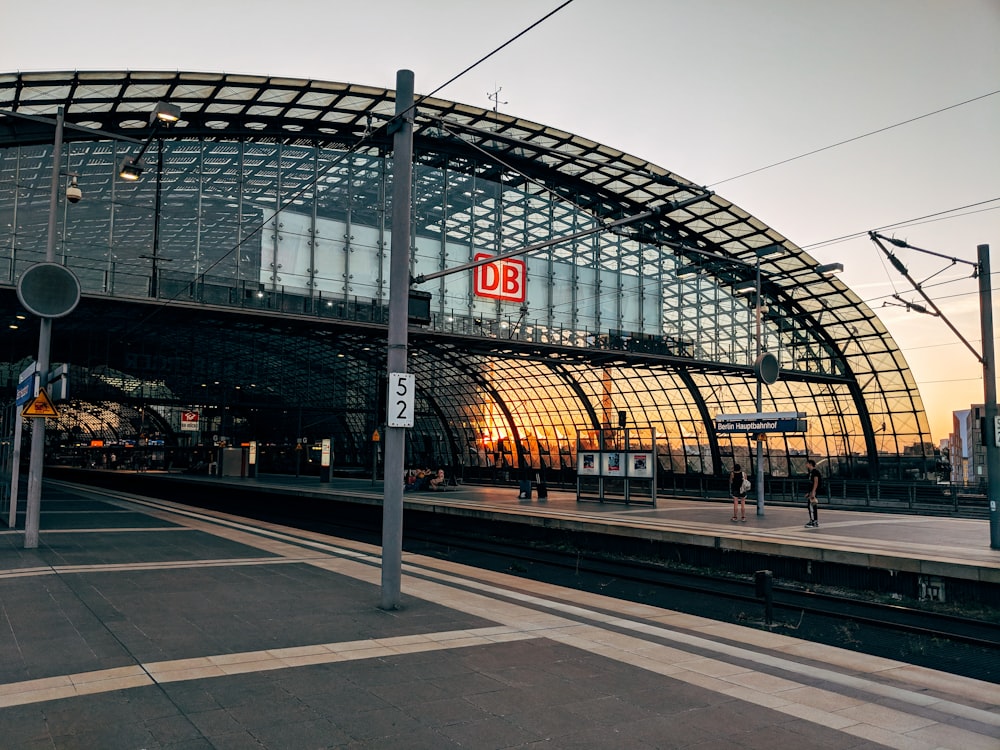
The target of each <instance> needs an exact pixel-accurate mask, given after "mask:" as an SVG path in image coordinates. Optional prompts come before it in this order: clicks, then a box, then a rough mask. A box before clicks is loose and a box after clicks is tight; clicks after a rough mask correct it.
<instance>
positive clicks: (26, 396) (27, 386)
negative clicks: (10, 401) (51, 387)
mask: <svg viewBox="0 0 1000 750" xmlns="http://www.w3.org/2000/svg"><path fill="white" fill-rule="evenodd" d="M34 397H35V374H34V373H32V374H31V375H29V376H28V377H26V378H25V379H24V380H22V381H21V382H20V383H18V384H17V396H16V397H15V399H14V402H15V403H16V404H17V405H18V406H24V405H25V404H26V403H28V402H29V401H31V399H33V398H34Z"/></svg>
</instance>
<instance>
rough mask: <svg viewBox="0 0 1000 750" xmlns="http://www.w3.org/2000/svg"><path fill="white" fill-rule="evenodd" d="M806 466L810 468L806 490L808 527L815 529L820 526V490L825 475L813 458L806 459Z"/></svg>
mask: <svg viewBox="0 0 1000 750" xmlns="http://www.w3.org/2000/svg"><path fill="white" fill-rule="evenodd" d="M806 468H807V469H808V470H809V489H808V490H807V491H806V503H807V504H808V505H809V523H807V524H806V528H807V529H815V528H817V527H818V526H819V500H818V496H819V491H820V487H821V485H822V484H823V475H822V474H820V473H819V469H817V468H816V462H815V461H813V460H812V459H811V458H810V459H809V460H808V461H806Z"/></svg>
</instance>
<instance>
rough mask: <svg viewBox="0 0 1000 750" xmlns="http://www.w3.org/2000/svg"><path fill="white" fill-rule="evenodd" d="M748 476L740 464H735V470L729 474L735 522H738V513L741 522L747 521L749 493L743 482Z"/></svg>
mask: <svg viewBox="0 0 1000 750" xmlns="http://www.w3.org/2000/svg"><path fill="white" fill-rule="evenodd" d="M745 480H746V475H745V474H744V473H743V469H742V467H741V466H740V465H739V464H733V470H732V471H731V472H729V494H730V495H732V496H733V520H734V521H736V520H737V518H736V512H737V510H738V511H739V514H740V515H739V520H740V521H746V520H747V507H746V500H747V491H746V490H745V489H743V482H744V481H745Z"/></svg>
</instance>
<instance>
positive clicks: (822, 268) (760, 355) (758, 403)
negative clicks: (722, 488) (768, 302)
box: [734, 245, 844, 517]
mask: <svg viewBox="0 0 1000 750" xmlns="http://www.w3.org/2000/svg"><path fill="white" fill-rule="evenodd" d="M781 251H782V248H781V246H779V245H768V246H766V247H762V248H758V249H757V251H756V253H755V254H756V262H755V263H754V282H753V285H752V287H751V286H750V284H749V283H748V282H742V283H741V284H739V285H737V286H736V287H735V288H734V289H735V291H736V292H737V293H743V292H747V291H749V290H750V289H751V288H752V289H753V291H754V294H755V295H756V298H755V300H754V326H755V334H754V374H755V376H756V381H757V392H756V397H755V399H754V407H755V408H756V410H757V414H761V413H762V412H763V409H764V384H765V383H766V384H767V385H771V384H773V383H774V382H776V381H777V378H778V369H779V363H778V359H777V357H775V356H774V355H773V354H771V353H770V352H766V351H764V346H763V330H762V329H763V317H764V307H763V305H762V304H761V294H762V283H761V282H762V280H763V277H762V275H761V270H760V259H761V258H763V257H766V256H768V255H774V254H775V253H779V252H781ZM812 270H813V271H815V272H816V273H818V274H819V275H821V276H828V275H831V274H834V273H840V272H841V271H843V270H844V266H843V264H842V263H827V264H824V265H819V266H816V267H815V268H813V269H812ZM786 275H787V274H778V275H776V276H769V277H768V278H769V279H770V278H780V277H781V276H786ZM756 438H757V439H756V441H755V442H756V443H757V449H756V456H755V459H756V460H755V470H754V471H755V473H756V476H757V483H756V484H757V487H756V489H757V515H758V516H760V517H763V516H764V441H763V439H762V435H761V434H757V436H756Z"/></svg>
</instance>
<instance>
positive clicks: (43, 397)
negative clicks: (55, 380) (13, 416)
mask: <svg viewBox="0 0 1000 750" xmlns="http://www.w3.org/2000/svg"><path fill="white" fill-rule="evenodd" d="M21 416H22V417H58V416H59V412H58V411H56V407H55V406H54V405H53V404H52V401H51V400H50V399H49V394H48V393H46V392H45V390H44V389H43V390H41V391H39V392H38V395H37V396H35V397H34V398H33V399H32V400H31V401H29V402H28V403H26V404H25V405H24V409H22V410H21Z"/></svg>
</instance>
